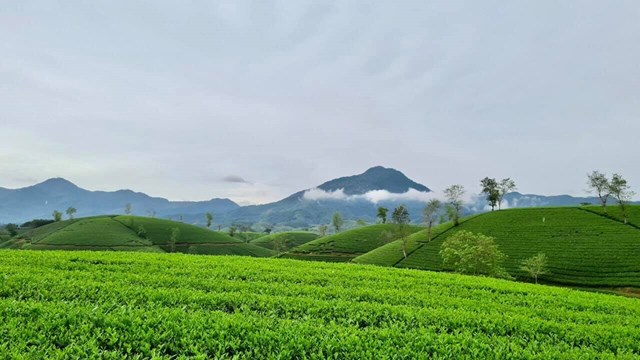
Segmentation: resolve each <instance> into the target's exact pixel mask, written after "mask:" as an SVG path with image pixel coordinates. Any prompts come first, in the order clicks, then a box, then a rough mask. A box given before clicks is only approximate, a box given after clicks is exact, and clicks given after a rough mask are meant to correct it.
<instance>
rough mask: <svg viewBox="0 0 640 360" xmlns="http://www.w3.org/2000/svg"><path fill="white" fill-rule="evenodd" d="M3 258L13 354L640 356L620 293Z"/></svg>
mask: <svg viewBox="0 0 640 360" xmlns="http://www.w3.org/2000/svg"><path fill="white" fill-rule="evenodd" d="M0 258H1V259H2V261H1V262H0V273H1V274H3V277H2V278H0V279H2V280H1V281H0V294H1V295H2V296H0V321H1V322H2V325H3V326H2V334H3V336H2V338H1V339H0V348H2V354H3V356H4V357H7V358H29V359H43V358H118V359H120V358H202V359H204V358H210V359H227V358H237V359H267V358H287V359H303V358H318V359H325V358H334V359H419V358H438V359H445V358H446V359H503V358H514V359H533V358H541V359H600V358H624V359H631V358H635V357H637V356H638V355H640V342H638V339H639V338H640V301H638V300H637V299H630V298H625V297H619V296H613V295H604V294H597V293H588V292H581V291H576V290H570V289H563V288H555V287H547V286H542V285H532V284H522V283H516V282H510V281H502V280H495V279H488V278H481V277H470V276H459V275H454V274H443V273H433V272H423V271H413V270H405V269H389V268H379V267H372V266H360V265H354V264H349V265H347V264H326V263H312V262H299V261H292V260H282V259H251V258H244V257H206V256H185V255H180V254H171V255H169V254H133V253H108V254H107V253H89V252H26V251H6V250H2V251H0ZM292 269H296V271H292Z"/></svg>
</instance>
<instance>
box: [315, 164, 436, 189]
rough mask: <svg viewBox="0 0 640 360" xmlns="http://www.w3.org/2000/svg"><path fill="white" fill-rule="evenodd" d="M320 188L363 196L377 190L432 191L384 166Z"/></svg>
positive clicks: (337, 180) (343, 178) (342, 178)
mask: <svg viewBox="0 0 640 360" xmlns="http://www.w3.org/2000/svg"><path fill="white" fill-rule="evenodd" d="M318 188H319V189H322V190H324V191H336V190H339V189H342V190H343V191H344V193H345V194H347V195H362V194H366V193H367V192H369V191H375V190H386V191H388V192H390V193H395V194H402V193H405V192H407V191H409V190H410V189H414V190H417V191H420V192H429V191H431V190H429V188H427V187H426V186H424V185H422V184H419V183H417V182H415V181H413V180H411V179H409V178H408V177H407V176H406V175H404V174H403V173H402V172H400V171H398V170H396V169H393V168H386V167H383V166H374V167H372V168H369V169H368V170H367V171H365V172H364V173H362V174H359V175H353V176H347V177H341V178H338V179H334V180H331V181H328V182H326V183H324V184H322V185H320V186H318Z"/></svg>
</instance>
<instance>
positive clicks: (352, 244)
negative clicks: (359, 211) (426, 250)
mask: <svg viewBox="0 0 640 360" xmlns="http://www.w3.org/2000/svg"><path fill="white" fill-rule="evenodd" d="M421 229H422V228H420V227H418V226H409V227H408V228H407V233H408V234H412V233H415V232H418V231H420V230H421ZM395 236H396V235H395V233H394V226H393V225H391V224H377V225H369V226H364V227H361V228H357V229H352V230H347V231H344V232H341V233H338V234H334V235H329V236H325V237H322V238H319V239H316V240H313V241H310V242H308V243H306V244H303V245H300V246H298V247H295V248H293V249H291V250H290V251H289V252H288V253H286V254H285V255H283V257H286V258H292V259H300V260H321V261H336V262H346V261H350V260H351V259H353V258H355V257H357V256H359V255H362V254H364V253H366V252H369V251H371V250H373V249H375V248H377V247H380V246H382V245H384V244H385V243H386V242H388V241H392V240H393V239H394V237H395Z"/></svg>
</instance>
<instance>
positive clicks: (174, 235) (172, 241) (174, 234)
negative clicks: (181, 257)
mask: <svg viewBox="0 0 640 360" xmlns="http://www.w3.org/2000/svg"><path fill="white" fill-rule="evenodd" d="M179 239H180V228H177V227H174V228H173V229H171V238H169V252H176V243H177V242H178V240H179Z"/></svg>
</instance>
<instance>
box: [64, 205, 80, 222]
mask: <svg viewBox="0 0 640 360" xmlns="http://www.w3.org/2000/svg"><path fill="white" fill-rule="evenodd" d="M65 212H66V213H67V216H68V217H69V220H73V215H74V214H75V213H76V212H78V210H77V209H76V208H74V207H73V206H69V207H68V208H67V210H66V211H65Z"/></svg>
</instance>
